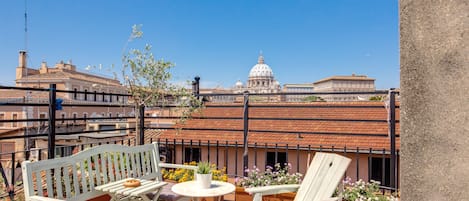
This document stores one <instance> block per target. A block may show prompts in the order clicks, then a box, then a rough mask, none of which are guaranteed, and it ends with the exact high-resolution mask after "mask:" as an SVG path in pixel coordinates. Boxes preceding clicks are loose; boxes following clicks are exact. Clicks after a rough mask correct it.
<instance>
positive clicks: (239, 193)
mask: <svg viewBox="0 0 469 201" xmlns="http://www.w3.org/2000/svg"><path fill="white" fill-rule="evenodd" d="M235 192H236V194H235V201H252V195H249V193H247V192H246V191H244V187H239V186H236V191H235ZM295 196H296V193H282V194H277V195H265V196H263V197H262V201H293V200H294V199H295Z"/></svg>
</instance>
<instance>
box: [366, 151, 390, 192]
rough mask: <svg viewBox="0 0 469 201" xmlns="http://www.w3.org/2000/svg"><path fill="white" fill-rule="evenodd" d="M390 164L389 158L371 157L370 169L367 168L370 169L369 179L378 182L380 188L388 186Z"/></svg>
mask: <svg viewBox="0 0 469 201" xmlns="http://www.w3.org/2000/svg"><path fill="white" fill-rule="evenodd" d="M390 164H391V159H390V158H376V157H372V158H371V164H369V166H370V167H368V168H370V169H371V175H370V179H371V180H375V181H379V182H380V183H381V186H389V185H390V178H391V176H390V175H391V171H390ZM383 166H384V167H383Z"/></svg>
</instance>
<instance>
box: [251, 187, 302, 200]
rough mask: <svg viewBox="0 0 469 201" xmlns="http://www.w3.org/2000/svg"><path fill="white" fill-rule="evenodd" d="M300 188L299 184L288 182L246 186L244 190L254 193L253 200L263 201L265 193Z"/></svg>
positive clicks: (291, 190)
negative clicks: (284, 183)
mask: <svg viewBox="0 0 469 201" xmlns="http://www.w3.org/2000/svg"><path fill="white" fill-rule="evenodd" d="M298 188H300V185H299V184H286V185H272V186H261V187H252V188H245V189H244V191H246V192H248V193H249V194H254V195H253V201H261V200H262V196H263V195H273V194H279V193H289V192H296V191H297V190H298Z"/></svg>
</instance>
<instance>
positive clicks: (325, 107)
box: [160, 102, 400, 149]
mask: <svg viewBox="0 0 469 201" xmlns="http://www.w3.org/2000/svg"><path fill="white" fill-rule="evenodd" d="M221 106H228V107H221ZM268 106H269V107H268ZM270 106H271V107H270ZM292 106H294V107H292ZM242 114H243V108H242V105H240V104H209V105H207V107H206V108H204V109H203V111H202V112H201V113H196V114H195V115H194V118H193V119H191V120H188V121H187V122H186V124H184V125H179V126H181V127H182V128H183V130H182V131H180V132H179V133H178V134H177V133H176V132H175V131H174V130H167V131H165V132H163V133H162V134H161V136H160V137H161V138H163V139H164V138H169V139H187V140H190V139H192V140H202V141H203V142H204V143H206V142H207V141H208V140H210V141H212V142H214V141H216V140H219V141H220V142H225V141H230V142H234V141H238V143H240V144H241V143H242V141H243V120H242ZM387 116H388V113H387V110H386V108H385V105H384V103H383V102H334V103H327V102H319V103H269V104H264V103H262V104H260V103H256V104H251V105H250V108H249V117H250V118H253V119H250V120H249V130H250V132H249V137H248V140H249V143H252V144H254V143H258V144H265V143H269V144H275V143H278V144H279V145H280V144H283V145H282V146H284V145H285V144H286V143H287V144H289V146H296V145H297V144H299V145H300V146H308V145H311V146H319V145H323V146H334V147H342V148H343V147H347V148H351V149H356V147H360V148H373V149H389V147H390V145H389V141H390V139H389V137H388V129H389V127H388V123H387ZM210 117H224V118H239V119H209V118H210ZM256 118H259V119H256ZM270 118H284V119H283V120H274V119H270ZM289 118H303V119H301V120H292V119H289ZM311 119H314V120H311ZM396 119H399V109H396ZM217 129H218V130H217ZM220 129H222V130H220ZM265 131H273V132H265ZM298 133H300V134H299V135H298ZM396 133H397V134H399V133H400V130H399V123H397V124H396ZM299 136H300V137H299ZM396 141H397V145H396V147H397V148H399V137H398V138H397V140H396Z"/></svg>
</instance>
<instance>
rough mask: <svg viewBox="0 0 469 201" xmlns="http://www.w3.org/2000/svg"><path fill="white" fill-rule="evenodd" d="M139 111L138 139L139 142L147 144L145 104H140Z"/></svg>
mask: <svg viewBox="0 0 469 201" xmlns="http://www.w3.org/2000/svg"><path fill="white" fill-rule="evenodd" d="M138 111H139V112H138V113H139V122H138V127H139V130H138V139H139V144H140V145H143V144H145V106H144V105H140V106H139V107H138Z"/></svg>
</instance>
